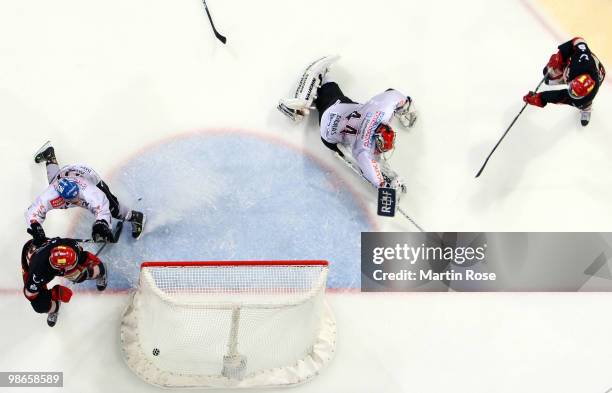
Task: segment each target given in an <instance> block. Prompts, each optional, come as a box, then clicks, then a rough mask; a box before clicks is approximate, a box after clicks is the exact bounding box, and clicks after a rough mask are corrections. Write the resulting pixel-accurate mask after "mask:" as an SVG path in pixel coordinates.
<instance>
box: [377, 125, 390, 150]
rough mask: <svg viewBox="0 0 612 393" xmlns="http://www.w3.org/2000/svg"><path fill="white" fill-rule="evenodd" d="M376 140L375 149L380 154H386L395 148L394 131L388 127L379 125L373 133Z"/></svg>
mask: <svg viewBox="0 0 612 393" xmlns="http://www.w3.org/2000/svg"><path fill="white" fill-rule="evenodd" d="M374 138H376V149H377V150H378V152H380V153H386V152H388V151H390V150H393V148H394V147H395V131H394V130H393V128H391V126H390V125H388V124H384V123H380V124H379V125H378V127H376V131H375V132H374Z"/></svg>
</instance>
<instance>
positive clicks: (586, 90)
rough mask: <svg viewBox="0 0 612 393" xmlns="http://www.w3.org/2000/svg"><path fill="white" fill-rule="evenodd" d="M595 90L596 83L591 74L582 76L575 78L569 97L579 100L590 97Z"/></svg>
mask: <svg viewBox="0 0 612 393" xmlns="http://www.w3.org/2000/svg"><path fill="white" fill-rule="evenodd" d="M594 88H595V81H594V80H593V78H591V76H590V75H589V74H582V75H579V76H577V77H575V78H574V79H573V80H572V81H571V82H570V83H569V87H568V89H567V90H568V91H569V95H570V96H571V97H572V98H573V99H575V100H579V99H581V98H584V97H586V96H588V95H589V94H590V93H591V92H592V91H593V89H594Z"/></svg>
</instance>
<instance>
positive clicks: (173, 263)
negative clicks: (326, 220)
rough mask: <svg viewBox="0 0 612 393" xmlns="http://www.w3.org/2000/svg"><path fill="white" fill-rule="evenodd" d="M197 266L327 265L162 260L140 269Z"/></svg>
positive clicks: (312, 262) (319, 263)
mask: <svg viewBox="0 0 612 393" xmlns="http://www.w3.org/2000/svg"><path fill="white" fill-rule="evenodd" d="M197 266H329V262H327V261H323V260H305V261H295V260H292V261H185V262H182V261H164V262H143V263H141V264H140V269H143V268H146V267H197Z"/></svg>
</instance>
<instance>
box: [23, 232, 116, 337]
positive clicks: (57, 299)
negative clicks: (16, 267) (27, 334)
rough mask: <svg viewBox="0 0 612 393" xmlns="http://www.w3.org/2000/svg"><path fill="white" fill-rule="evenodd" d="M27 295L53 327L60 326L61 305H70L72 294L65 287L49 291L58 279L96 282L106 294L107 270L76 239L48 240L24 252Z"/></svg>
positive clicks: (27, 248)
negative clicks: (52, 281) (45, 315)
mask: <svg viewBox="0 0 612 393" xmlns="http://www.w3.org/2000/svg"><path fill="white" fill-rule="evenodd" d="M21 269H22V274H23V284H24V286H23V294H24V295H25V297H26V298H27V299H28V300H29V301H30V303H31V304H32V308H34V311H36V312H38V313H41V314H44V313H46V314H48V315H47V324H48V325H49V326H51V327H53V326H55V323H56V322H57V315H58V311H59V308H60V304H61V303H62V302H63V303H68V302H69V301H70V298H71V297H72V290H70V288H68V287H65V286H63V285H59V284H58V285H55V286H53V288H51V289H49V288H47V284H49V282H51V280H53V279H54V278H55V277H64V278H66V279H68V280H70V281H72V282H74V283H81V282H83V281H85V280H96V287H97V288H98V290H100V291H103V290H104V289H106V285H107V274H106V268H105V266H104V264H103V263H102V261H100V259H99V258H98V257H97V256H95V255H94V254H92V253H90V252H87V251H84V250H83V248H82V247H81V245H80V244H79V243H78V242H76V241H75V240H73V239H61V238H54V239H47V241H46V242H44V243H43V244H42V245H40V246H39V247H37V246H36V245H35V244H34V241H33V240H30V241H28V242H27V243H26V244H25V245H24V246H23V250H22V252H21Z"/></svg>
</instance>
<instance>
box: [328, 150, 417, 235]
mask: <svg viewBox="0 0 612 393" xmlns="http://www.w3.org/2000/svg"><path fill="white" fill-rule="evenodd" d="M334 155H335V156H336V157H337V158H338V159H339V160H341V161H342V162H344V164H345V165H346V166H347V167H349V168H351V170H352V171H353V172H355V173H356V174H357V175H359V177H360V178H361V180H363V181H365V182H366V183H367V184H369V185H370V186H372V187H373V188H375V187H374V185H373V184H372V183H370V181H369V180H368V179H366V178H365V176H363V173H361V170H360V169H359V168H357V167H356V166H355V164H353V162H352V161H350V160H349V159H348V158H346V155H344V154H343V155H340V154H338V153H334ZM395 209H396V211H398V212H400V214H401V215H402V216H404V217H405V218H406V219H407V220H408V221H410V223H411V224H412V225H414V226H415V227H416V228H417V229H418V230H419V231H420V232H425V230H424V229H423V228H421V226H420V225H419V224H417V223H416V221H414V220H413V219H412V217H410V215H408V213H406V212H405V211H404V210H403V209H402V208H401V207H400V206H397V207H396V208H395Z"/></svg>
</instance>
